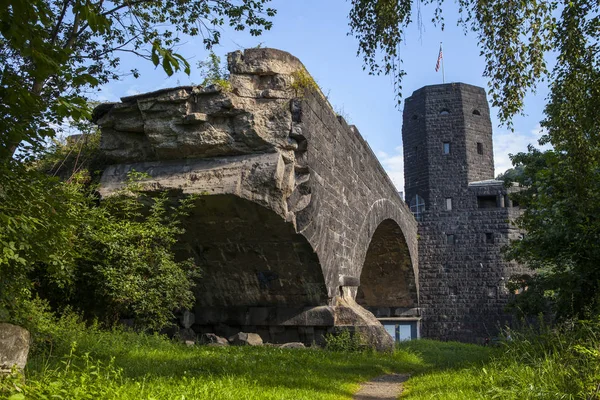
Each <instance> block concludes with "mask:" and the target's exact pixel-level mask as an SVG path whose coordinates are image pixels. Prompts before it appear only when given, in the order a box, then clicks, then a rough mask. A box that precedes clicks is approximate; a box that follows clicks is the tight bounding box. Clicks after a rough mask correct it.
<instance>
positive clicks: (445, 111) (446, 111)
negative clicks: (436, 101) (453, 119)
mask: <svg viewBox="0 0 600 400" xmlns="http://www.w3.org/2000/svg"><path fill="white" fill-rule="evenodd" d="M448 114H450V110H448V109H447V108H444V109H442V110H441V111H440V115H448Z"/></svg>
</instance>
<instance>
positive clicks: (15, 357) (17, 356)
mask: <svg viewBox="0 0 600 400" xmlns="http://www.w3.org/2000/svg"><path fill="white" fill-rule="evenodd" d="M29 339H30V334H29V331H28V330H27V329H24V328H21V327H20V326H16V325H12V324H7V323H0V374H2V373H9V372H10V371H11V369H12V367H13V366H16V367H17V369H18V370H19V371H22V370H23V368H25V364H27V355H28V353H29Z"/></svg>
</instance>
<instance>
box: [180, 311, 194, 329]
mask: <svg viewBox="0 0 600 400" xmlns="http://www.w3.org/2000/svg"><path fill="white" fill-rule="evenodd" d="M180 321H181V325H183V327H184V328H185V329H190V328H191V327H192V325H194V322H196V316H195V315H194V313H192V312H189V311H187V310H185V311H184V312H183V315H182V316H181V318H180Z"/></svg>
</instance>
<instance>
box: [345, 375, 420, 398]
mask: <svg viewBox="0 0 600 400" xmlns="http://www.w3.org/2000/svg"><path fill="white" fill-rule="evenodd" d="M409 376H410V375H408V374H389V375H382V376H378V377H377V378H375V379H373V380H372V381H369V382H367V383H365V384H363V386H362V388H361V389H360V390H359V391H358V392H357V393H356V394H355V395H354V397H353V398H352V399H353V400H396V399H397V398H398V396H400V393H402V382H404V381H406V380H407V379H408V377H409Z"/></svg>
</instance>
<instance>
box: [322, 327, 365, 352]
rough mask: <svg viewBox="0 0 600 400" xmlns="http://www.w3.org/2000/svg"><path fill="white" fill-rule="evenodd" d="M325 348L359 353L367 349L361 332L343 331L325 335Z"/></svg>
mask: <svg viewBox="0 0 600 400" xmlns="http://www.w3.org/2000/svg"><path fill="white" fill-rule="evenodd" d="M325 348H326V349H327V350H331V351H341V352H358V351H364V350H366V349H367V346H366V345H365V344H364V341H363V340H362V337H361V335H360V333H359V332H350V330H348V329H341V330H339V331H338V332H335V333H328V334H326V335H325Z"/></svg>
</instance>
